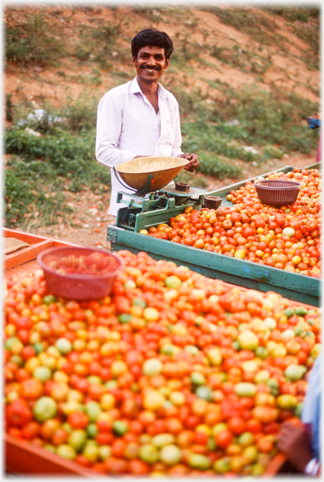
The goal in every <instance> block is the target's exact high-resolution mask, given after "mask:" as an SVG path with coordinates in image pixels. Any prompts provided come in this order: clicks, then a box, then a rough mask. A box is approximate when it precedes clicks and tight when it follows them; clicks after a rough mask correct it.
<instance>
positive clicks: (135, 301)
mask: <svg viewBox="0 0 324 482" xmlns="http://www.w3.org/2000/svg"><path fill="white" fill-rule="evenodd" d="M132 305H134V306H140V307H141V308H146V307H147V304H146V301H145V300H142V298H134V299H133V301H132Z"/></svg>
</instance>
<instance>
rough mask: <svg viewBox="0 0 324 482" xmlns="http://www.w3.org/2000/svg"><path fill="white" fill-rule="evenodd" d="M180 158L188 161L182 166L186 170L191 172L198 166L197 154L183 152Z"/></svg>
mask: <svg viewBox="0 0 324 482" xmlns="http://www.w3.org/2000/svg"><path fill="white" fill-rule="evenodd" d="M179 157H181V158H182V159H187V161H189V164H188V165H187V166H186V167H185V168H184V169H185V170H186V171H190V172H193V171H195V170H196V169H198V167H199V160H198V156H197V154H190V153H188V152H187V153H184V154H181V156H179Z"/></svg>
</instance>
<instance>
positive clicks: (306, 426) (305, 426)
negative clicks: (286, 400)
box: [278, 354, 323, 476]
mask: <svg viewBox="0 0 324 482" xmlns="http://www.w3.org/2000/svg"><path fill="white" fill-rule="evenodd" d="M322 373H323V369H322V355H321V354H320V355H319V356H318V357H317V358H316V360H315V363H314V365H313V367H312V370H311V372H310V374H309V378H308V389H307V393H306V397H305V400H304V405H303V411H302V417H301V419H302V422H303V423H302V425H301V426H295V425H293V424H292V423H290V422H289V421H287V422H285V423H283V424H282V426H281V429H280V433H279V438H278V449H279V450H280V451H281V452H283V453H284V454H285V455H286V457H287V459H288V460H289V462H290V463H291V464H292V465H293V466H294V467H295V468H296V469H297V471H298V472H301V473H304V474H306V475H311V476H319V475H320V473H321V437H320V429H321V396H322Z"/></svg>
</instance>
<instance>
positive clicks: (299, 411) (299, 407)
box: [294, 402, 304, 418]
mask: <svg viewBox="0 0 324 482" xmlns="http://www.w3.org/2000/svg"><path fill="white" fill-rule="evenodd" d="M303 407H304V403H303V402H299V403H297V405H296V407H295V409H294V415H295V417H298V418H300V417H301V416H302V412H303Z"/></svg>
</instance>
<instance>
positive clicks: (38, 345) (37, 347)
mask: <svg viewBox="0 0 324 482" xmlns="http://www.w3.org/2000/svg"><path fill="white" fill-rule="evenodd" d="M32 347H33V348H34V350H35V352H36V355H39V353H42V352H43V351H44V347H43V345H42V343H41V342H37V343H34V345H32Z"/></svg>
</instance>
